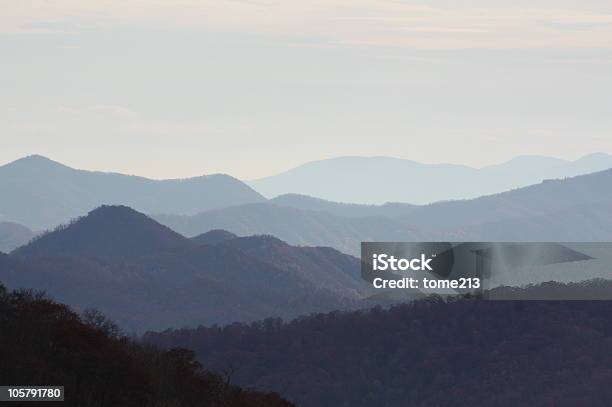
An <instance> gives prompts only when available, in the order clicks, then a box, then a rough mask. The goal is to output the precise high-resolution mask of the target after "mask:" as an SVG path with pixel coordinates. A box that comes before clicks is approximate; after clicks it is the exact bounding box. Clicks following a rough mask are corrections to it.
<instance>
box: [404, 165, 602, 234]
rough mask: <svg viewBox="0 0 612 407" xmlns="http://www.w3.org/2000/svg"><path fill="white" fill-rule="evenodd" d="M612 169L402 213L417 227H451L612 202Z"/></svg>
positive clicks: (443, 228) (451, 228)
mask: <svg viewBox="0 0 612 407" xmlns="http://www.w3.org/2000/svg"><path fill="white" fill-rule="evenodd" d="M611 185H612V170H605V171H600V172H596V173H593V174H587V175H580V176H577V177H573V178H567V179H561V180H547V181H544V182H542V183H540V184H536V185H531V186H528V187H524V188H519V189H516V190H512V191H508V192H503V193H500V194H495V195H490V196H484V197H480V198H476V199H471V200H465V201H451V202H439V203H436V204H431V205H427V206H423V207H419V208H416V209H415V210H414V211H413V212H412V213H410V214H408V215H406V216H403V217H400V219H401V220H402V221H406V222H408V223H409V224H411V225H415V226H417V227H427V228H429V229H434V230H445V231H452V230H456V229H458V228H462V227H465V226H468V225H474V224H480V223H485V222H499V221H502V220H505V219H518V218H524V217H532V216H538V215H546V214H549V213H553V212H558V211H561V210H563V209H565V208H569V207H572V206H577V205H585V204H604V203H612V188H610V186H611Z"/></svg>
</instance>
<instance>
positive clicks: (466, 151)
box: [0, 0, 612, 179]
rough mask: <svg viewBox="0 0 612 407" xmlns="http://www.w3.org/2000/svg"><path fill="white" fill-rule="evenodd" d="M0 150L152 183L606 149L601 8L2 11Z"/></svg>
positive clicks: (90, 1) (608, 63)
mask: <svg viewBox="0 0 612 407" xmlns="http://www.w3.org/2000/svg"><path fill="white" fill-rule="evenodd" d="M0 142H1V143H0V145H1V148H0V164H1V163H5V162H8V161H12V160H14V159H16V158H18V157H21V156H24V155H28V154H32V153H38V154H43V155H46V156H49V157H50V158H53V159H56V160H59V161H62V162H64V163H66V164H69V165H72V166H76V167H80V168H88V169H99V170H114V171H120V172H126V173H132V174H138V175H145V176H150V177H154V178H166V177H183V176H192V175H198V174H203V173H214V172H224V173H229V174H232V175H235V176H237V177H240V178H243V179H252V178H257V177H260V176H265V175H269V174H273V173H276V172H280V171H282V170H285V169H288V168H290V167H293V166H295V165H298V164H300V163H303V162H306V161H311V160H317V159H322V158H328V157H333V156H339V155H391V156H395V157H403V158H409V159H414V160H418V161H425V162H453V163H463V164H469V165H474V166H481V165H485V164H490V163H495V162H499V161H503V160H506V159H509V158H511V157H512V156H515V155H519V154H544V155H553V156H558V157H564V158H577V157H578V156H580V155H583V154H586V153H589V152H594V151H604V152H608V153H612V2H611V1H610V0H555V1H553V0H543V1H537V0H531V1H527V0H513V1H510V0H505V1H500V0H480V1H479V0H476V1H457V0H453V1H443V0H430V1H401V0H310V1H306V0H304V1H294V0H226V1H225V0H212V1H207V0H182V1H180V2H179V1H176V2H175V1H163V0H117V1H115V0H105V1H102V0H87V1H83V0H58V1H52V0H19V1H8V0H4V1H2V7H0Z"/></svg>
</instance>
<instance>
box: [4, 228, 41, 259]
mask: <svg viewBox="0 0 612 407" xmlns="http://www.w3.org/2000/svg"><path fill="white" fill-rule="evenodd" d="M34 236H36V233H35V232H33V231H32V230H30V229H29V228H27V227H25V226H23V225H20V224H18V223H14V222H0V251H3V252H7V253H8V252H10V251H12V250H13V249H15V248H17V247H19V246H21V245H24V244H26V243H28V242H29V241H30V240H32V238H34Z"/></svg>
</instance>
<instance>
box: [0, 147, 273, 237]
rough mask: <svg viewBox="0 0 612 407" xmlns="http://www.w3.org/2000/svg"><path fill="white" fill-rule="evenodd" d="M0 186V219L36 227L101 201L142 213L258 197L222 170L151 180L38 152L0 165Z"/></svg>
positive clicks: (188, 210) (185, 210)
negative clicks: (78, 167)
mask: <svg viewBox="0 0 612 407" xmlns="http://www.w3.org/2000/svg"><path fill="white" fill-rule="evenodd" d="M0 191H2V199H0V222H2V221H12V222H17V223H20V224H23V225H26V226H28V227H29V228H32V229H36V230H43V229H47V228H52V227H55V226H57V225H59V224H61V223H65V222H67V221H69V220H70V219H72V218H74V217H77V216H82V215H83V214H85V213H87V212H88V211H90V210H92V209H94V208H96V207H98V206H100V205H102V204H121V205H127V206H130V207H133V208H135V209H137V210H139V211H141V212H145V213H177V214H194V213H197V212H200V211H202V210H207V209H212V208H220V207H225V206H229V205H239V204H244V203H250V202H260V201H263V200H264V198H263V197H262V196H261V195H260V194H259V193H257V192H255V191H254V190H253V189H251V188H250V187H249V186H247V185H246V184H244V183H242V182H241V181H239V180H237V179H235V178H232V177H230V176H228V175H222V174H217V175H209V176H201V177H194V178H187V179H180V180H164V181H156V180H151V179H147V178H142V177H136V176H129V175H123V174H115V173H103V172H93V171H84V170H76V169H74V168H70V167H67V166H65V165H62V164H60V163H57V162H54V161H51V160H49V159H47V158H45V157H41V156H29V157H26V158H22V159H20V160H17V161H14V162H12V163H9V164H6V165H3V166H0Z"/></svg>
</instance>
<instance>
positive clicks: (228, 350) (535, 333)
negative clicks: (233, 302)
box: [144, 280, 612, 407]
mask: <svg viewBox="0 0 612 407" xmlns="http://www.w3.org/2000/svg"><path fill="white" fill-rule="evenodd" d="M553 286H554V287H553ZM542 289H543V290H545V291H547V292H555V293H557V294H559V293H560V294H561V296H562V297H563V298H574V297H576V298H580V297H582V298H585V297H589V298H598V293H610V292H611V291H612V282H607V281H600V280H599V281H591V282H588V283H582V284H570V285H561V284H557V283H548V284H545V285H544V286H540V287H530V288H527V289H526V290H525V292H526V293H528V292H529V291H531V290H542ZM500 290H501V291H503V290H505V289H500ZM513 290H516V289H513ZM497 294H499V296H503V295H502V293H500V292H498V293H497ZM513 295H514V296H515V298H516V296H517V293H516V291H514V292H513ZM144 339H145V340H146V341H147V342H149V343H154V344H157V345H160V346H163V347H174V346H185V347H188V348H190V349H193V350H195V352H196V354H197V356H198V359H199V360H200V361H202V362H203V363H204V364H206V365H209V366H215V367H216V368H218V369H223V368H225V369H228V368H232V369H233V370H234V371H235V375H234V377H235V379H236V381H237V383H239V384H241V385H245V386H248V387H254V388H258V389H266V390H275V391H279V392H281V394H283V395H284V396H286V397H288V398H289V399H291V400H293V401H295V402H296V403H298V404H299V405H301V406H305V407H326V406H329V407H332V406H334V407H335V406H354V407H374V406H386V407H395V406H397V407H404V406H466V407H467V406H508V407H510V406H517V405H529V406H588V405H597V406H604V405H610V404H611V403H612V387H611V386H610V382H611V380H612V303H611V302H609V301H483V300H477V299H451V300H448V301H444V300H442V299H439V298H435V297H433V298H428V299H426V300H420V301H416V302H414V303H410V304H403V305H400V306H396V307H393V308H391V309H389V310H383V309H380V308H375V309H372V310H370V311H356V312H349V313H341V312H334V313H330V314H319V315H315V316H310V317H303V318H299V319H296V320H294V321H291V322H282V321H280V320H278V319H267V320H264V321H260V322H257V323H253V324H250V325H246V324H232V325H229V326H226V327H200V328H198V329H176V330H168V331H165V332H162V333H148V334H147V335H145V338H144Z"/></svg>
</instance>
